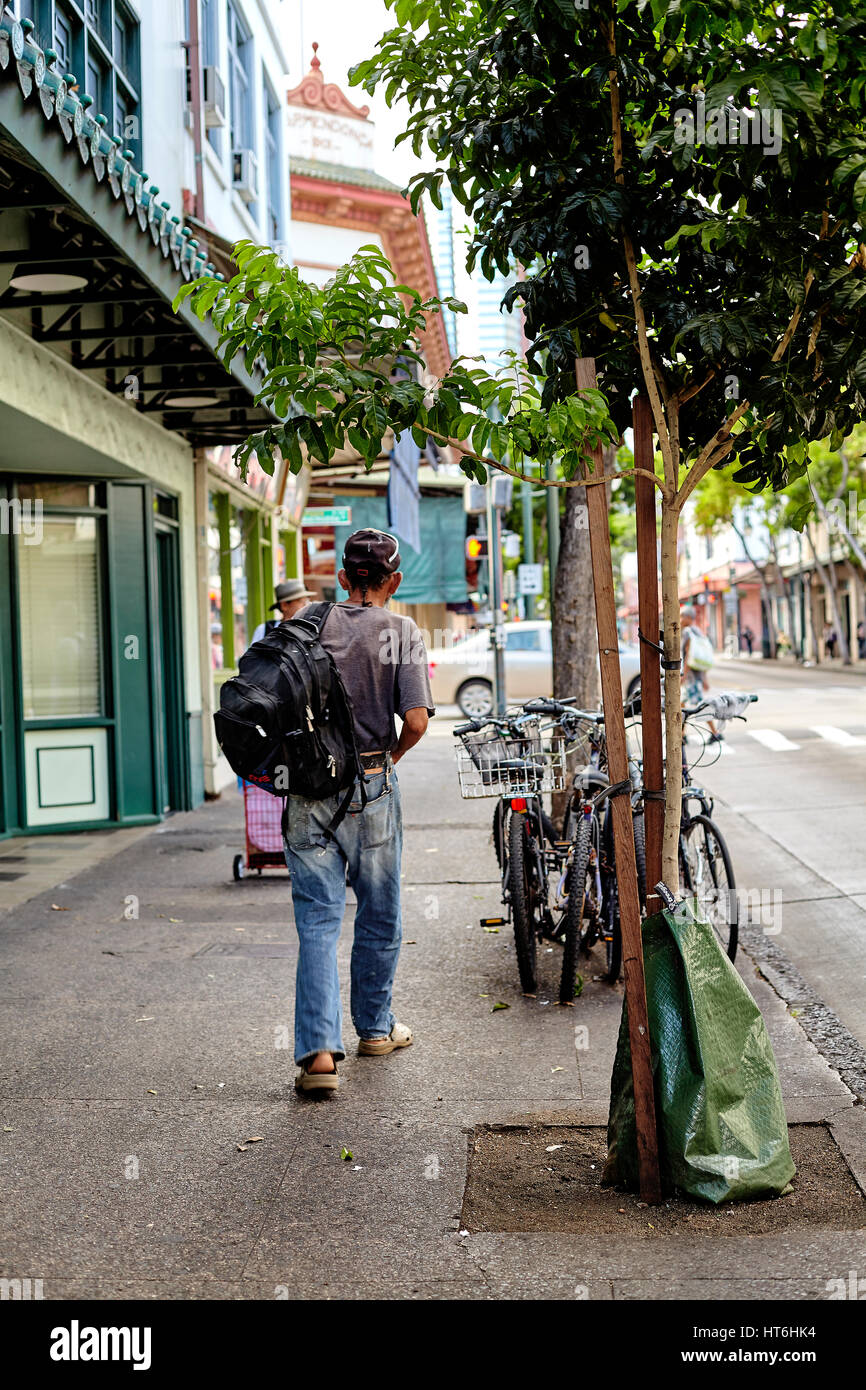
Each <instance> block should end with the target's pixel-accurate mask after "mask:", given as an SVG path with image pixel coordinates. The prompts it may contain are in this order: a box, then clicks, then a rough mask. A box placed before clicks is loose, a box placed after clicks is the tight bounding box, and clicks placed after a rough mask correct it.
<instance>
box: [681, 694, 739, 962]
mask: <svg viewBox="0 0 866 1390" xmlns="http://www.w3.org/2000/svg"><path fill="white" fill-rule="evenodd" d="M757 698H758V697H757V695H748V694H741V693H740V692H739V691H721V692H719V694H717V695H714V696H709V697H708V698H707V699H706V700H699V701H698V702H697V703H696V704H694V705H691V706H686V707H684V709H683V750H682V764H683V805H682V812H681V815H680V837H679V878H680V891H681V892H682V893H684V894H685V895H686V896H688V897H695V898H697V900H698V902H699V904H700V906H701V908H702V909H703V912H704V915H705V916H706V918H707V921H708V922H709V923H710V925H711V927H712V928H713V930H714V932H715V933H716V936H717V937H718V939H719V943H720V945H721V947H722V949H723V950H724V951H725V952H726V953H727V955H728V958H729V960H731V961H733V960H735V959H736V955H737V945H738V942H739V934H740V925H739V899H738V897H737V891H736V882H735V880H734V869H733V864H732V862H731V855H730V851H729V850H728V846H727V844H726V843H725V839H724V836H723V835H722V832H721V831H720V830H719V827H718V826H717V825H716V823H715V821H714V820H713V818H712V816H713V805H714V803H713V798H712V797H711V796H710V795H709V793H708V792H707V791H705V790H704V788H703V787H698V786H695V784H694V783H693V781H692V775H691V774H692V769H693V768H694V767H696V766H697V765H698V764H699V763H700V761H701V759H702V757H703V753H704V752H705V750H706V747H707V744H706V743H704V745H703V747H702V749H701V753H700V754H699V755H698V758H697V759H696V760H695V762H693V763H692V764H691V766H690V765H689V762H688V758H687V754H686V739H685V731H686V727H687V726H688V725H689V723H690V722H691V723H692V725H694V724H695V723H696V721H698V720H700V719H702V718H703V719H712V720H716V721H718V722H720V723H724V722H725V721H726V720H731V719H742V718H743V717H744V716H743V710H744V709H747V708H748V706H749V705H750V704H754V702H755V701H756V700H757ZM717 741H718V740H717ZM692 802H696V803H697V805H698V807H699V809H698V811H697V812H695V813H693V812H692V810H691V803H692Z"/></svg>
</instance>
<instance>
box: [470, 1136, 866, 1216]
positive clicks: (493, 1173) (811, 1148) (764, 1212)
mask: <svg viewBox="0 0 866 1390" xmlns="http://www.w3.org/2000/svg"><path fill="white" fill-rule="evenodd" d="M789 1135H790V1142H791V1154H792V1156H793V1159H794V1162H795V1164H796V1165H797V1176H796V1177H795V1179H794V1183H793V1188H794V1190H793V1192H792V1193H790V1194H789V1195H788V1196H786V1197H775V1198H770V1199H763V1198H759V1199H755V1200H752V1201H748V1202H728V1203H725V1204H723V1205H722V1206H713V1205H712V1204H710V1203H708V1202H693V1201H689V1200H686V1199H684V1198H680V1197H671V1198H668V1199H667V1200H666V1201H665V1202H664V1203H663V1205H662V1206H660V1207H647V1206H646V1205H645V1204H644V1203H642V1202H641V1201H640V1198H639V1197H638V1195H637V1194H636V1193H632V1192H623V1191H621V1190H617V1189H616V1188H604V1187H602V1186H601V1173H602V1169H603V1167H604V1161H605V1157H606V1155H607V1134H606V1130H605V1129H604V1128H602V1127H586V1128H578V1127H576V1126H575V1127H572V1126H563V1125H526V1126H523V1125H521V1126H519V1127H518V1126H515V1127H509V1126H485V1125H480V1126H478V1127H477V1128H476V1129H475V1131H474V1133H473V1134H472V1136H471V1137H470V1141H469V1173H468V1178H467V1182H466V1191H465V1194H464V1199H463V1215H462V1226H463V1227H464V1228H465V1229H466V1230H468V1231H472V1232H475V1231H555V1232H562V1233H577V1234H581V1233H585V1234H588V1235H608V1234H610V1235H613V1234H616V1235H624V1236H627V1237H629V1238H631V1239H634V1238H635V1237H638V1238H640V1237H643V1238H645V1239H657V1238H658V1237H659V1236H677V1235H682V1234H686V1235H707V1236H715V1237H723V1236H744V1235H745V1236H759V1235H769V1234H771V1233H773V1232H776V1231H784V1230H786V1229H788V1228H789V1227H796V1229H798V1230H802V1228H803V1227H807V1226H821V1227H824V1228H825V1229H826V1228H830V1229H833V1230H847V1231H853V1230H858V1229H860V1228H861V1227H866V1201H864V1198H863V1195H862V1193H861V1192H860V1189H859V1188H858V1186H857V1184H856V1182H855V1181H854V1179H853V1177H852V1176H851V1173H850V1171H849V1169H848V1165H847V1164H846V1162H845V1160H844V1158H843V1157H842V1154H841V1153H840V1152H839V1149H838V1148H837V1146H836V1144H835V1142H834V1140H833V1137H832V1135H831V1134H830V1132H829V1130H828V1129H827V1128H826V1126H825V1125H822V1124H810V1125H791V1126H790V1128H789ZM553 1145H557V1146H559V1147H556V1148H555V1149H552V1151H548V1150H549V1149H550V1148H551V1147H552V1146H553Z"/></svg>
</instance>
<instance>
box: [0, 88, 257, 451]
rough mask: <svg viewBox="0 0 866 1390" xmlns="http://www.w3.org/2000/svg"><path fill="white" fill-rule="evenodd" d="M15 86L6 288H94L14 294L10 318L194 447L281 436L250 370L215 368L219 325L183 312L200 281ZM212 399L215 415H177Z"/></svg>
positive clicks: (5, 99) (0, 171)
mask: <svg viewBox="0 0 866 1390" xmlns="http://www.w3.org/2000/svg"><path fill="white" fill-rule="evenodd" d="M10 76H11V73H6V74H3V75H0V276H3V270H4V268H5V267H7V266H8V267H9V268H10V269H13V272H14V270H18V271H19V272H20V273H24V274H26V273H27V272H28V270H29V271H30V272H31V273H32V270H33V268H34V267H44V268H45V270H46V271H55V272H58V273H59V272H68V273H70V274H75V275H79V276H81V277H82V278H86V279H87V281H88V284H87V286H86V287H85V288H84V289H76V290H70V291H67V292H61V293H48V294H39V293H31V292H26V291H19V290H15V289H12V288H7V289H5V290H4V291H2V292H0V314H2V315H3V316H4V317H8V318H9V319H10V320H11V321H12V322H13V323H15V324H16V326H17V327H18V328H21V329H23V330H24V331H25V332H27V333H29V334H30V335H31V336H32V337H33V338H34V339H35V340H36V341H37V342H40V343H43V344H45V346H46V347H48V348H51V349H53V350H55V351H57V352H58V353H59V354H60V355H61V356H62V357H63V358H64V359H66V360H68V361H70V362H71V363H72V365H73V366H75V367H76V368H77V369H79V370H81V371H86V372H87V373H88V376H89V378H90V379H93V376H94V375H95V377H96V379H97V380H98V381H100V382H101V384H102V385H104V386H105V387H106V389H107V390H108V391H110V392H111V393H112V394H115V395H120V396H124V397H125V398H126V400H127V402H128V406H129V409H130V410H137V411H139V412H141V413H143V414H146V415H147V416H148V417H150V418H151V419H154V420H156V421H157V422H158V423H160V424H162V425H163V426H164V427H165V428H166V429H169V430H173V431H175V432H176V433H178V434H180V435H182V436H183V437H184V438H185V439H187V440H188V441H189V443H190V444H192V445H194V446H204V445H214V444H216V445H219V444H234V443H239V442H241V441H242V440H243V439H245V438H246V437H247V436H248V435H249V434H250V433H252V432H254V431H255V430H257V429H261V428H263V427H264V426H265V425H268V424H272V423H273V422H274V420H275V416H274V415H273V414H272V413H271V412H270V411H268V410H267V409H265V408H264V407H260V406H256V405H255V402H254V395H255V392H256V391H257V390H258V389H259V385H260V383H259V381H258V380H257V378H256V376H253V375H250V374H249V373H247V372H246V370H245V369H244V366H243V363H242V362H241V363H239V364H236V365H235V366H233V368H232V372H231V374H229V373H227V372H226V371H225V370H224V368H223V367H222V364H221V362H220V361H219V360H218V359H217V357H216V356H215V347H216V342H217V336H216V333H215V332H214V330H213V327H212V325H211V324H210V323H201V322H200V321H199V320H198V319H197V318H196V317H195V315H194V314H193V313H192V312H191V310H190V309H189V307H188V306H187V305H186V304H184V305H183V306H182V307H181V310H180V312H179V313H178V314H175V313H173V312H172V308H171V301H172V299H173V297H174V295H175V294H176V293H177V290H178V289H179V287H180V285H181V284H182V283H183V281H184V278H187V279H188V278H190V272H189V270H188V269H187V267H186V263H185V262H184V264H183V271H184V273H183V275H181V274H179V273H178V270H177V269H176V267H175V263H174V262H173V260H172V259H171V258H168V259H167V258H166V256H165V253H164V249H160V245H159V240H160V239H159V237H157V236H155V235H154V233H153V231H152V228H151V226H150V225H149V224H148V222H147V221H146V220H144V225H143V226H142V225H141V223H142V220H143V219H141V218H139V217H131V216H130V215H129V209H128V206H127V205H126V204H125V202H124V200H123V199H120V200H117V199H116V198H115V197H112V194H111V192H110V191H109V188H108V187H107V186H106V184H105V183H101V182H99V181H97V178H96V177H95V176H94V169H93V167H92V166H91V167H87V165H86V164H85V165H83V164H82V161H81V159H80V158H79V157H78V155H77V153H76V149H75V145H74V144H73V145H71V146H69V147H67V145H66V144H65V143H64V140H63V139H62V138H60V133H59V131H56V130H53V129H51V128H50V127H49V128H46V123H45V118H44V116H43V113H42V110H41V109H40V107H39V106H38V105H37V104H36V103H30V102H28V103H24V102H22V94H21V91H20V90H19V88H18V84H17V83H16V82H14V81H10ZM158 191H159V190H158V189H153V190H152V197H154V198H155V195H156V194H157V193H158ZM161 206H163V207H165V205H161ZM166 225H167V214H166V213H163V214H162V226H163V227H165V226H166ZM187 235H188V233H187ZM4 278H5V277H4ZM0 283H2V280H0ZM204 394H206V395H208V396H211V397H214V401H213V403H212V404H208V405H191V406H184V407H182V408H178V407H172V406H170V405H168V404H167V401H168V400H169V399H170V398H171V397H172V396H192V397H194V396H196V395H204Z"/></svg>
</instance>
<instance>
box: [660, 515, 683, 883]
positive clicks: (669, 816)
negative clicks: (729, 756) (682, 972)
mask: <svg viewBox="0 0 866 1390" xmlns="http://www.w3.org/2000/svg"><path fill="white" fill-rule="evenodd" d="M678 529H679V511H678V509H677V508H676V507H675V506H672V505H671V504H670V503H669V502H667V501H665V502H663V503H662V524H661V576H662V620H663V622H664V634H665V642H664V646H665V657H666V659H667V660H668V661H675V662H677V663H679V662H680V660H681V659H682V640H681V639H682V633H681V627H680V594H679V576H678V574H677V532H678ZM682 750H683V725H682V691H681V682H680V668H679V665H677V668H676V669H675V670H672V671H665V838H664V845H663V848H662V878H663V880H664V882H665V883H666V884H667V886H668V888H669V889H670V890H671V892H672V893H677V892H678V891H679V881H680V871H679V853H678V851H679V841H680V815H681V812H682V804H683V772H682V766H683V764H682V756H683V752H682Z"/></svg>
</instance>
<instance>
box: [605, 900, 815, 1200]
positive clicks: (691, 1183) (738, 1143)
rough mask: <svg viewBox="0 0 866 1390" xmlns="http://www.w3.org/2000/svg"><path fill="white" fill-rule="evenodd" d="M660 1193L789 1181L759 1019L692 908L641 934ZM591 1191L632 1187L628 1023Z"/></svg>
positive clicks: (692, 904) (662, 916) (710, 1194)
mask: <svg viewBox="0 0 866 1390" xmlns="http://www.w3.org/2000/svg"><path fill="white" fill-rule="evenodd" d="M643 950H644V966H645V971H646V992H647V1008H648V1014H649V1028H650V1039H651V1045H652V1067H653V1076H654V1079H655V1097H656V1123H657V1125H658V1132H659V1165H660V1168H661V1179H662V1186H663V1187H664V1188H665V1190H666V1191H668V1192H670V1191H673V1190H676V1191H678V1192H680V1193H683V1194H685V1195H686V1196H689V1197H699V1198H703V1199H704V1200H705V1201H708V1202H729V1201H732V1200H738V1199H741V1198H744V1197H759V1196H765V1197H766V1196H772V1195H775V1196H778V1195H779V1194H780V1193H782V1192H784V1191H785V1190H786V1188H787V1187H788V1184H789V1183H790V1181H791V1178H792V1177H793V1176H794V1172H795V1168H794V1163H793V1161H792V1159H791V1150H790V1148H789V1146H788V1126H787V1123H786V1120H785V1108H784V1105H783V1104H782V1091H781V1087H780V1085H779V1073H778V1071H777V1070H776V1059H775V1057H774V1056H773V1049H772V1047H771V1046H770V1039H769V1037H768V1036H767V1030H766V1028H765V1026H764V1020H763V1018H762V1017H761V1012H760V1010H759V1009H758V1006H757V1005H756V1004H755V1001H754V1000H753V998H752V996H751V994H750V993H749V991H748V990H747V988H746V986H745V985H744V984H743V981H742V980H741V979H740V977H739V975H738V974H737V972H736V970H735V969H734V967H733V965H732V964H731V962H730V961H729V959H728V957H727V955H726V954H725V952H724V951H723V950H722V948H721V946H720V944H719V941H718V939H717V937H716V935H715V933H714V932H713V929H712V927H711V926H710V924H709V923H708V922H707V921H706V920H705V919H704V918H703V917H702V916H701V915H700V910H699V908H698V904H697V901H696V900H695V899H688V900H687V901H685V902H681V903H678V904H677V905H676V907H675V908H673V909H671V910H668V909H666V910H664V911H663V912H659V913H656V915H655V916H653V917H649V918H647V920H646V921H645V922H644V924H643ZM607 1141H608V1157H607V1163H606V1164H605V1169H604V1176H603V1179H602V1181H603V1183H604V1184H605V1185H607V1186H610V1185H616V1186H620V1187H625V1188H629V1189H631V1190H637V1189H638V1186H639V1184H638V1164H637V1142H636V1134H635V1119H634V1091H633V1088H632V1077H631V1049H630V1047H629V1036H628V1019H627V1016H626V1010H625V1007H623V1013H622V1021H621V1023H620V1030H619V1041H618V1044H617V1049H616V1060H615V1062H614V1067H613V1077H612V1079H611V1096H610V1117H609V1119H608V1127H607Z"/></svg>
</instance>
